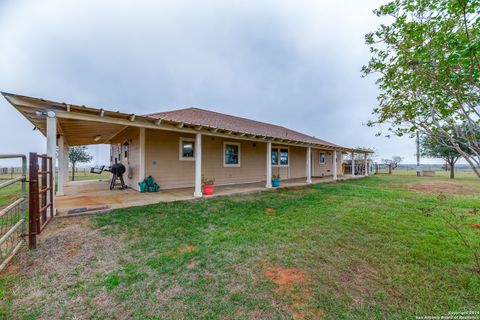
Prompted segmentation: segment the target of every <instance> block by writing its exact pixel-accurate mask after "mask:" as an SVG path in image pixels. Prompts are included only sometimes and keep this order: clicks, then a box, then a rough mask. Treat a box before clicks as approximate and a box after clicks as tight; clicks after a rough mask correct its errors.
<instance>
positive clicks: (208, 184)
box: [202, 178, 215, 196]
mask: <svg viewBox="0 0 480 320" xmlns="http://www.w3.org/2000/svg"><path fill="white" fill-rule="evenodd" d="M214 184H215V179H213V178H203V179H202V193H203V194H204V195H205V196H211V195H212V194H213V192H214V191H215V186H214Z"/></svg>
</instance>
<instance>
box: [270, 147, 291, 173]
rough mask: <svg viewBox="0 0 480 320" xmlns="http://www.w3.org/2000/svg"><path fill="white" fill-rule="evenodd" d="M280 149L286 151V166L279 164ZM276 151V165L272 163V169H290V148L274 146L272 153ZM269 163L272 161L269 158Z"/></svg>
mask: <svg viewBox="0 0 480 320" xmlns="http://www.w3.org/2000/svg"><path fill="white" fill-rule="evenodd" d="M280 149H287V150H288V164H280ZM273 150H277V152H278V164H273V163H272V168H288V167H290V147H289V146H284V147H282V146H274V147H272V151H273ZM270 161H272V159H271V157H270Z"/></svg>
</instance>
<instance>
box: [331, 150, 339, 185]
mask: <svg viewBox="0 0 480 320" xmlns="http://www.w3.org/2000/svg"><path fill="white" fill-rule="evenodd" d="M332 169H333V170H332V171H333V180H337V169H338V167H337V150H333V168H332Z"/></svg>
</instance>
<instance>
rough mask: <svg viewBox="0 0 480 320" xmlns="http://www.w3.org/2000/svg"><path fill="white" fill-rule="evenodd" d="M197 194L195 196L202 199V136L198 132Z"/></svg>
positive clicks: (196, 147)
mask: <svg viewBox="0 0 480 320" xmlns="http://www.w3.org/2000/svg"><path fill="white" fill-rule="evenodd" d="M194 152H195V155H194V156H195V192H194V193H193V196H194V197H196V198H200V197H201V196H202V195H203V194H202V134H201V133H200V132H198V133H197V134H196V136H195V146H194Z"/></svg>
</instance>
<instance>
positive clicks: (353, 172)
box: [352, 151, 355, 177]
mask: <svg viewBox="0 0 480 320" xmlns="http://www.w3.org/2000/svg"><path fill="white" fill-rule="evenodd" d="M352 176H353V177H355V153H354V152H353V151H352Z"/></svg>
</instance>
